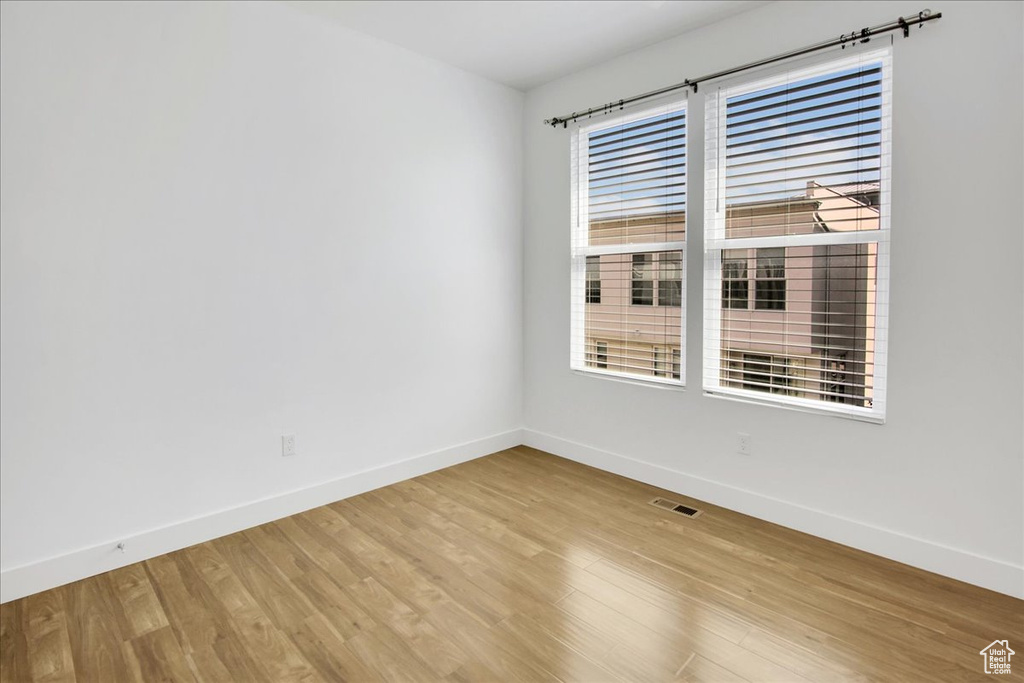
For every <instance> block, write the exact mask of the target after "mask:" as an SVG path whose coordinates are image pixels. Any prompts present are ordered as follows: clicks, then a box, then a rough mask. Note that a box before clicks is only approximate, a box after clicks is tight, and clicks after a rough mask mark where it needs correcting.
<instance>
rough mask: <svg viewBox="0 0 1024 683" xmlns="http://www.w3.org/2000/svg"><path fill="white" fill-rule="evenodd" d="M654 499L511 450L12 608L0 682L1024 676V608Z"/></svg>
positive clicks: (632, 485) (620, 482) (743, 520)
mask: <svg viewBox="0 0 1024 683" xmlns="http://www.w3.org/2000/svg"><path fill="white" fill-rule="evenodd" d="M657 495H671V494H668V492H664V491H660V490H658V489H655V488H653V487H650V486H646V485H643V484H639V483H637V482H634V481H630V480H627V479H623V478H621V477H617V476H615V475H611V474H608V473H605V472H600V471H598V470H594V469H590V468H588V467H584V466H582V465H578V464H575V463H572V462H569V461H566V460H562V459H559V458H556V457H554V456H551V455H547V454H545V453H541V452H539V451H535V450H532V449H529V448H516V449H512V450H509V451H505V452H502V453H498V454H495V455H492V456H489V457H486V458H482V459H480V460H475V461H473V462H469V463H465V464H463V465H458V466H456V467H453V468H450V469H447V470H443V471H440V472H435V473H432V474H429V475H426V476H423V477H418V478H416V479H413V480H410V481H406V482H403V483H400V484H395V485H393V486H389V487H387V488H384V489H380V490H378V491H374V492H372V493H367V494H364V495H361V496H358V497H355V498H351V499H348V500H345V501H342V502H338V503H334V504H332V505H328V506H325V507H322V508H318V509H316V510H312V511H310V512H306V513H303V514H300V515H295V516H293V517H289V518H286V519H283V520H280V521H277V522H274V523H272V524H266V525H264V526H261V527H257V528H254V529H250V530H248V531H245V532H241V533H237V534H234V535H232V536H227V537H225V538H221V539H218V540H216V541H212V542H210V543H204V544H201V545H197V546H194V547H192V548H188V549H186V550H182V551H179V552H175V553H171V554H169V555H165V556H162V557H158V558H156V559H152V560H148V561H146V562H143V563H140V564H136V565H132V566H130V567H125V568H124V569H119V570H117V571H114V572H110V573H108V574H104V575H102V576H97V577H93V578H90V579H86V580H84V581H79V582H77V583H74V584H71V585H68V586H64V587H62V588H58V589H54V590H51V591H47V592H45V593H40V594H38V595H34V596H31V597H28V598H25V599H23V600H18V601H16V602H11V603H8V604H6V605H3V606H2V608H0V615H2V619H0V622H2V625H0V628H2V632H0V637H2V652H0V671H2V679H3V681H31V680H34V681H57V680H74V679H76V678H77V680H80V681H99V682H101V683H108V682H113V681H120V680H140V681H161V680H180V681H191V680H194V679H195V680H203V681H230V680H235V681H293V680H295V681H300V680H301V681H306V680H308V681H315V680H330V681H340V680H354V681H364V680H365V681H371V680H388V681H435V680H448V681H499V680H523V681H555V680H561V681H587V682H591V681H618V680H629V681H669V680H685V681H839V680H841V681H850V680H872V681H902V680H908V681H940V680H942V681H944V680H951V681H961V680H984V679H986V678H987V677H986V676H984V674H983V673H982V661H981V659H982V658H981V656H980V655H979V654H978V651H979V650H980V649H981V648H982V647H984V646H986V645H987V644H988V643H990V642H991V641H993V640H995V639H997V638H998V639H1004V638H1009V640H1010V645H1011V647H1016V649H1017V651H1018V652H1020V653H1021V654H1020V655H1018V656H1019V657H1020V664H1018V663H1017V661H1013V668H1014V669H1016V671H1017V672H1018V673H1016V674H1015V675H1014V676H1013V677H1011V678H1010V679H1009V680H1014V679H1016V680H1021V678H1022V677H1021V675H1020V673H1021V672H1024V602H1022V601H1020V600H1015V599H1013V598H1009V597H1006V596H1002V595H999V594H996V593H992V592H990V591H986V590H983V589H980V588H975V587H972V586H969V585H966V584H963V583H958V582H956V581H952V580H950V579H945V578H942V577H939V576H935V575H933V574H928V573H926V572H923V571H919V570H916V569H911V568H909V567H906V566H903V565H899V564H896V563H893V562H891V561H888V560H884V559H881V558H878V557H875V556H871V555H867V554H865V553H861V552H858V551H855V550H851V549H849V548H845V547H843V546H839V545H836V544H833V543H829V542H827V541H822V540H820V539H816V538H813V537H810V536H806V535H804V534H800V533H797V532H794V531H789V530H786V529H783V528H781V527H777V526H774V525H771V524H768V523H765V522H760V521H757V520H755V519H752V518H750V517H745V516H743V515H739V514H736V513H733V512H729V511H727V510H723V509H720V508H716V507H713V506H711V505H706V504H704V503H701V502H699V501H695V500H692V499H687V498H685V497H681V496H676V495H672V497H673V498H676V499H678V500H681V501H682V502H685V503H687V504H688V505H691V506H694V507H697V508H700V509H701V510H703V511H704V513H703V515H701V516H700V517H698V518H696V519H688V518H684V517H681V516H679V515H675V514H672V513H669V512H665V511H662V510H659V509H657V508H654V507H652V506H650V505H648V504H647V503H648V501H649V500H650V499H651V498H653V497H655V496H657ZM1002 678H1003V679H1004V680H1007V677H1005V676H1004V677H1002Z"/></svg>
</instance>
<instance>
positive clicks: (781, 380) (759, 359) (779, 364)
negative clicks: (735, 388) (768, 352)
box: [743, 353, 789, 394]
mask: <svg viewBox="0 0 1024 683" xmlns="http://www.w3.org/2000/svg"><path fill="white" fill-rule="evenodd" d="M788 386H789V360H788V359H787V358H784V357H776V356H765V355H761V354H755V353H745V354H743V388H744V389H749V390H752V391H768V392H771V393H773V394H778V393H786V387H788Z"/></svg>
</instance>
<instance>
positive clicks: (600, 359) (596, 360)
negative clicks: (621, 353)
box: [587, 342, 608, 368]
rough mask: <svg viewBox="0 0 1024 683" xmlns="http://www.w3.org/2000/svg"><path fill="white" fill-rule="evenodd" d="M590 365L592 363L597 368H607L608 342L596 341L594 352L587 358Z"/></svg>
mask: <svg viewBox="0 0 1024 683" xmlns="http://www.w3.org/2000/svg"><path fill="white" fill-rule="evenodd" d="M587 364H588V365H592V366H593V367H595V368H607V367H608V343H607V342H594V353H593V354H591V355H590V357H589V358H588V360H587Z"/></svg>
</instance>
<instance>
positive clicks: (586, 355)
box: [570, 102, 686, 385]
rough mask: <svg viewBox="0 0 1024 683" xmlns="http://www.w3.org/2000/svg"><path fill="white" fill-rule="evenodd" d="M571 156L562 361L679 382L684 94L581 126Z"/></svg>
mask: <svg viewBox="0 0 1024 683" xmlns="http://www.w3.org/2000/svg"><path fill="white" fill-rule="evenodd" d="M572 158H573V164H572V187H573V199H572V219H573V233H572V259H573V260H572V263H573V265H572V316H573V317H572V334H571V339H572V341H571V348H570V364H571V367H572V368H573V369H575V370H581V371H585V372H595V373H600V374H603V375H618V376H625V377H630V378H636V379H644V380H648V381H652V382H662V383H669V384H677V385H679V384H682V382H683V377H682V373H681V371H682V366H683V320H684V310H683V309H684V307H683V298H684V296H685V293H684V289H683V283H684V281H685V272H684V271H685V261H686V259H685V256H684V253H683V252H684V248H685V245H686V241H685V235H686V107H685V102H674V103H671V104H667V105H662V106H659V107H656V108H652V109H645V110H643V111H638V112H636V113H628V114H625V115H620V116H619V117H617V118H615V119H607V118H602V119H600V120H598V121H597V122H591V123H588V124H586V125H581V126H580V127H578V128H577V129H576V130H575V131H574V133H573V137H572ZM598 339H600V342H598V341H597V340H598Z"/></svg>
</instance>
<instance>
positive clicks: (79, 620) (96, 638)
mask: <svg viewBox="0 0 1024 683" xmlns="http://www.w3.org/2000/svg"><path fill="white" fill-rule="evenodd" d="M58 590H59V591H60V595H61V599H62V602H63V604H64V613H65V615H66V623H67V627H68V640H69V641H70V643H71V657H72V659H73V661H74V667H75V674H76V676H78V677H80V678H81V679H82V680H92V681H110V682H111V683H114V682H120V681H128V680H130V672H129V670H128V667H127V665H126V663H125V661H124V655H123V653H122V651H121V643H122V642H124V640H125V638H124V637H123V635H122V634H121V633H120V631H119V629H118V626H117V617H116V616H115V614H114V607H113V604H112V600H113V596H112V595H111V594H110V592H109V591H108V588H107V582H106V577H105V576H100V577H96V579H95V580H93V579H84V580H82V581H76V582H75V583H71V584H68V585H67V586H63V587H62V588H60V589H58Z"/></svg>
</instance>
